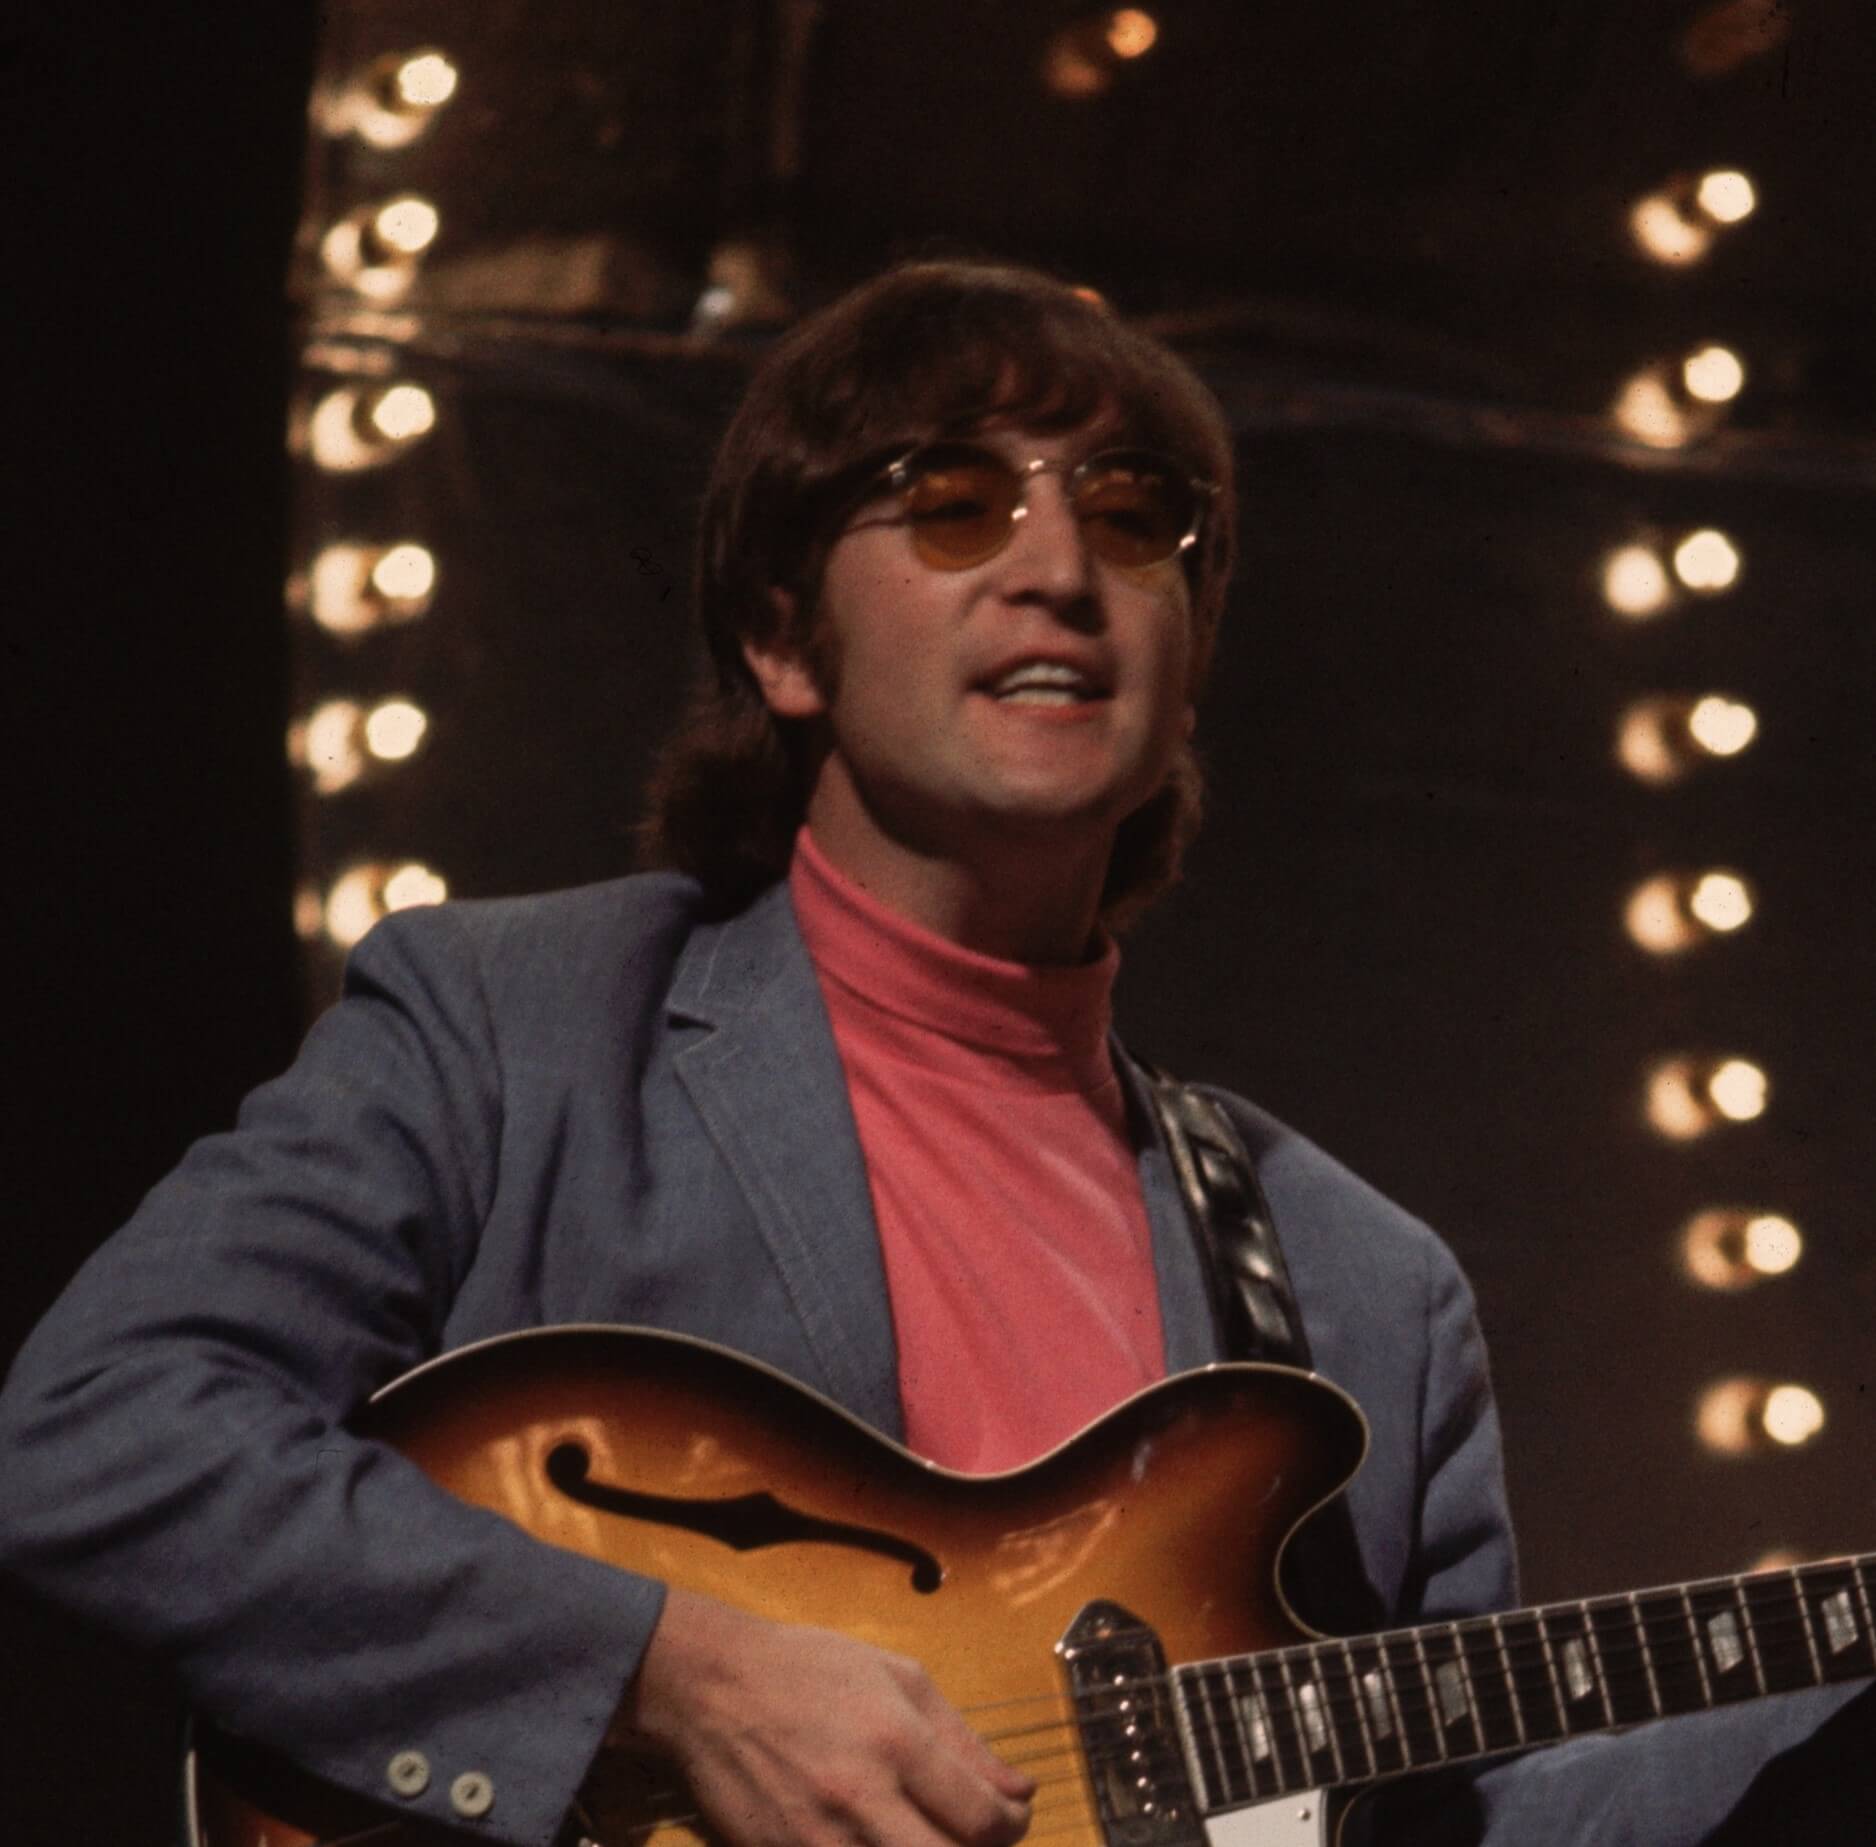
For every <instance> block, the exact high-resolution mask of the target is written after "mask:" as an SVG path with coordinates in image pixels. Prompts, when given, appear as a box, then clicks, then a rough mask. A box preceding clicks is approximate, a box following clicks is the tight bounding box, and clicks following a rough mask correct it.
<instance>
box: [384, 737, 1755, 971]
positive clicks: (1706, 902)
mask: <svg viewBox="0 0 1876 1847" xmlns="http://www.w3.org/2000/svg"><path fill="white" fill-rule="evenodd" d="M374 748H375V746H374ZM380 754H382V753H380ZM1687 909H1688V912H1689V914H1690V915H1692V916H1693V917H1696V918H1698V919H1699V921H1700V922H1701V923H1703V924H1705V925H1706V926H1707V928H1708V929H1709V930H1713V931H1715V932H1718V933H1719V934H1721V935H1724V934H1726V933H1727V932H1728V931H1732V930H1737V929H1740V928H1741V927H1743V926H1744V925H1745V924H1747V923H1748V922H1750V921H1751V918H1752V888H1751V887H1750V886H1749V885H1747V883H1746V881H1745V880H1744V879H1742V878H1741V877H1740V876H1739V875H1738V873H1736V872H1704V873H1702V874H1701V875H1700V878H1699V879H1698V880H1697V881H1696V882H1695V885H1694V888H1693V890H1692V892H1690V893H1689V894H1688V898H1687Z"/></svg>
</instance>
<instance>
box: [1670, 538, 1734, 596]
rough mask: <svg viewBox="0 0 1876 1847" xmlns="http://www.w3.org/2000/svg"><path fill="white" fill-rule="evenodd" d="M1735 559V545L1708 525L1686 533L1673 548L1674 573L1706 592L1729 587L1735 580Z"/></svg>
mask: <svg viewBox="0 0 1876 1847" xmlns="http://www.w3.org/2000/svg"><path fill="white" fill-rule="evenodd" d="M1739 562H1740V560H1739V550H1738V547H1737V546H1735V545H1734V544H1733V542H1732V540H1731V539H1729V538H1728V537H1727V536H1726V534H1725V533H1723V532H1717V531H1715V530H1714V529H1713V528H1712V527H1711V526H1707V527H1703V528H1702V529H1701V530H1700V531H1699V532H1690V533H1689V534H1688V535H1687V537H1686V538H1684V539H1683V540H1682V541H1681V542H1680V544H1678V545H1677V546H1675V548H1674V575H1675V576H1676V577H1678V578H1679V579H1680V580H1681V582H1682V583H1684V584H1685V585H1686V586H1687V588H1688V589H1689V590H1698V591H1701V592H1702V593H1703V594H1706V595H1712V594H1713V593H1715V592H1717V591H1720V590H1730V589H1731V588H1732V587H1733V585H1734V584H1735V583H1737V582H1738V581H1739Z"/></svg>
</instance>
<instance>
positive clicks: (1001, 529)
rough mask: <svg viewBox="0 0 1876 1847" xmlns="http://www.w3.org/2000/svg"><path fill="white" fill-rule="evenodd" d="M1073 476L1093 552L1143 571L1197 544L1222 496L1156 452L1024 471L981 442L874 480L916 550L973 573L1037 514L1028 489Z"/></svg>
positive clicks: (908, 458) (930, 447)
mask: <svg viewBox="0 0 1876 1847" xmlns="http://www.w3.org/2000/svg"><path fill="white" fill-rule="evenodd" d="M1040 474H1059V475H1062V476H1064V477H1065V485H1066V488H1067V493H1068V504H1069V508H1070V510H1071V511H1072V512H1073V513H1074V516H1075V520H1076V523H1077V524H1078V525H1079V526H1080V528H1081V533H1082V537H1083V539H1084V540H1085V542H1086V544H1087V547H1088V549H1089V551H1091V552H1092V553H1093V554H1094V555H1095V556H1096V557H1097V558H1100V559H1104V560H1105V561H1106V562H1107V563H1109V564H1117V565H1122V566H1125V567H1126V568H1128V569H1131V570H1140V569H1143V568H1144V567H1146V566H1148V565H1155V564H1164V563H1165V562H1166V561H1167V560H1168V559H1169V558H1176V557H1177V556H1178V555H1179V554H1180V553H1181V552H1183V551H1185V550H1187V549H1188V548H1189V547H1191V546H1192V545H1194V544H1195V543H1197V540H1198V536H1199V528H1200V526H1201V524H1202V523H1203V521H1204V517H1205V509H1206V507H1207V505H1208V504H1209V503H1210V501H1211V499H1212V497H1213V496H1214V495H1215V494H1216V493H1217V492H1218V486H1217V484H1216V483H1215V482H1212V481H1205V480H1201V479H1200V478H1199V477H1198V476H1196V475H1194V474H1191V473H1190V472H1189V471H1188V470H1187V469H1186V468H1185V467H1183V466H1182V465H1181V464H1180V463H1179V462H1176V461H1175V460H1173V458H1172V457H1171V456H1166V455H1160V454H1158V453H1156V452H1155V451H1153V450H1151V449H1103V450H1101V451H1100V453H1099V454H1096V455H1091V456H1089V457H1088V458H1087V460H1086V461H1082V462H1077V463H1075V464H1074V466H1073V467H1072V468H1071V467H1070V466H1068V465H1067V464H1066V463H1063V462H1048V461H1044V460H1043V459H1042V458H1041V457H1040V456H1038V457H1036V458H1035V459H1034V460H1032V461H1028V462H1024V463H1022V464H1020V465H1018V464H1015V463H1012V462H1009V461H1006V460H1005V459H1004V457H1003V456H1001V455H999V454H998V453H997V452H996V450H994V449H989V448H986V447H984V446H983V445H982V444H980V443H973V442H935V443H926V444H924V445H922V446H921V447H919V448H917V449H914V450H912V451H911V452H910V453H909V454H906V455H903V456H901V457H900V458H899V460H898V461H896V462H893V463H891V464H890V465H889V466H887V467H886V468H884V469H883V470H881V472H880V473H879V475H878V476H876V477H875V480H876V482H878V483H880V484H882V485H884V486H885V487H886V488H888V489H889V490H890V491H891V492H892V493H894V494H896V495H897V496H898V500H899V517H900V519H901V520H902V521H903V522H904V524H905V525H906V526H907V527H908V528H909V529H910V531H911V535H912V549H913V550H914V551H915V552H917V554H918V555H919V557H920V558H921V559H923V560H924V561H925V563H927V564H929V565H931V566H932V567H933V568H934V569H936V570H940V571H963V570H968V569H969V568H970V567H971V566H972V565H974V564H982V563H983V562H984V561H985V559H987V558H994V557H995V556H996V555H997V553H998V552H1000V551H1001V550H1002V549H1003V548H1004V546H1006V545H1007V544H1009V542H1010V539H1011V537H1012V536H1013V534H1014V533H1015V531H1016V523H1017V521H1018V520H1020V519H1023V518H1025V517H1026V516H1027V514H1028V511H1029V509H1028V506H1027V504H1026V496H1027V494H1028V491H1029V483H1030V482H1031V481H1032V480H1034V479H1035V477H1036V476H1037V475H1040Z"/></svg>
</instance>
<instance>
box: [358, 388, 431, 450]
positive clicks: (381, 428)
mask: <svg viewBox="0 0 1876 1847" xmlns="http://www.w3.org/2000/svg"><path fill="white" fill-rule="evenodd" d="M371 424H372V428H373V429H375V430H376V431H377V432H378V433H379V434H380V435H381V436H383V437H386V438H387V439H388V440H389V441H391V442H394V443H407V442H415V441H416V440H417V438H418V437H419V436H427V435H429V433H430V432H431V431H432V430H433V429H435V428H436V400H435V399H434V398H433V397H431V395H430V394H429V392H427V391H425V390H424V388H423V387H422V386H421V385H393V386H392V387H391V388H390V390H389V391H386V392H385V393H383V394H382V395H381V396H380V397H379V399H378V401H377V402H376V403H375V404H374V405H373V406H372V407H371Z"/></svg>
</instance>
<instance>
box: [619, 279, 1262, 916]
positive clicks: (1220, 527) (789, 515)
mask: <svg viewBox="0 0 1876 1847" xmlns="http://www.w3.org/2000/svg"><path fill="white" fill-rule="evenodd" d="M993 415H994V416H996V417H998V418H1002V419H1007V420H1009V421H1010V422H1013V423H1016V424H1020V425H1021V426H1022V427H1024V428H1026V429H1031V430H1035V431H1038V432H1040V433H1050V432H1055V431H1062V430H1073V429H1078V428H1080V427H1081V426H1082V425H1083V424H1085V423H1087V422H1088V421H1090V420H1091V419H1092V418H1094V417H1095V416H1097V415H1103V416H1106V417H1108V418H1111V419H1113V420H1114V421H1115V423H1116V424H1117V426H1118V427H1117V430H1116V435H1117V438H1118V439H1120V440H1125V441H1128V442H1136V443H1140V444H1143V445H1148V446H1151V447H1154V448H1158V449H1163V450H1165V451H1167V452H1168V453H1170V454H1172V455H1174V456H1176V457H1178V458H1179V459H1180V460H1181V461H1183V462H1184V463H1185V464H1186V466H1187V467H1189V468H1190V469H1191V470H1192V471H1193V472H1194V473H1195V474H1197V475H1200V476H1202V477H1203V478H1205V479H1207V480H1210V481H1214V482H1216V483H1217V484H1218V487H1219V492H1218V493H1217V495H1216V496H1214V498H1213V500H1212V503H1211V508H1210V510H1209V511H1208V513H1207V515H1206V519H1205V524H1204V527H1203V530H1202V531H1201V533H1200V537H1199V542H1198V543H1197V544H1196V545H1194V546H1193V547H1192V548H1191V549H1190V550H1189V551H1188V552H1187V553H1186V554H1185V568H1186V571H1187V575H1188V578H1189V581H1190V584H1191V591H1192V625H1193V649H1192V691H1193V693H1194V694H1195V695H1196V693H1197V692H1198V690H1199V688H1200V686H1202V685H1203V683H1204V679H1205V674H1206V671H1207V669H1208V667H1209V665H1210V661H1211V654H1212V647H1213V644H1214V641H1215V639H1216V636H1217V632H1218V621H1219V615H1220V612H1221V610H1222V607H1223V604H1224V597H1225V584H1226V580H1227V578H1228V577H1229V575H1230V570H1231V562H1232V555H1233V548H1234V539H1235V524H1236V522H1235V499H1234V495H1233V491H1232V457H1231V439H1230V432H1229V430H1228V429H1227V427H1226V424H1225V419H1224V415H1223V413H1222V412H1221V410H1220V409H1219V407H1218V402H1217V400H1216V399H1215V398H1214V397H1213V396H1212V394H1211V393H1210V392H1209V391H1208V390H1207V389H1206V388H1205V386H1204V385H1203V384H1202V383H1201V382H1200V381H1199V379H1198V378H1197V376H1196V375H1195V374H1194V373H1193V372H1192V371H1191V370H1190V369H1189V368H1188V367H1187V366H1186V364H1185V363H1184V361H1182V360H1181V359H1179V358H1178V357H1177V356H1176V355H1174V354H1173V353H1172V352H1171V351H1170V350H1168V349H1167V348H1166V347H1164V346H1162V345H1161V344H1160V343H1159V342H1158V341H1157V340H1155V339H1153V338H1152V337H1151V336H1149V335H1147V334H1145V333H1142V332H1141V331H1139V330H1138V329H1136V328H1131V327H1129V326H1128V325H1127V324H1126V323H1125V322H1123V321H1122V320H1121V319H1120V318H1119V317H1118V316H1116V315H1115V314H1113V313H1112V312H1111V311H1110V310H1109V309H1108V308H1106V307H1105V306H1104V305H1102V304H1100V303H1099V302H1097V301H1095V300H1092V299H1090V298H1089V297H1087V296H1084V295H1082V294H1080V293H1078V292H1077V291H1076V290H1074V289H1072V288H1070V287H1069V286H1068V285H1067V284H1065V283H1061V282H1058V281H1056V280H1054V279H1053V278H1052V277H1049V276H1045V275H1042V274H1041V273H1039V272H1037V271H1035V270H1029V269H1021V268H1016V267H1006V266H1001V265H990V264H984V263H968V262H914V263H903V264H900V265H897V266H896V267H894V268H892V269H889V270H887V271H885V272H884V274H882V275H880V276H878V277H876V278H874V280H872V281H871V282H868V283H866V284H864V285H863V286H862V287H860V288H858V289H855V290H853V291H852V292H851V293H850V294H847V295H844V296H842V297H841V298H840V299H839V300H838V301H836V302H834V303H833V304H832V305H831V306H829V307H827V308H825V309H823V310H822V311H821V312H820V313H818V314H815V315H812V316H810V317H809V318H808V319H806V320H804V321H802V322H801V323H800V324H799V325H797V326H796V327H794V328H793V329H792V330H791V331H790V332H789V333H788V334H787V335H786V336H785V337H784V338H782V339H781V340H780V341H778V342H777V344H776V346H775V348H774V350H773V351H772V352H770V353H769V355H768V356H767V358H766V359H765V360H764V361H763V363H762V364H761V365H760V366H759V367H758V369H757V371H756V374H755V377H754V378H753V379H752V381H751V383H750V387H749V390H748V392H747V394H746V395H745V396H744V398H743V401H742V404H741V406H740V407H739V409H738V410H737V412H736V415H735V416H734V418H733V419H732V420H731V422H730V426H729V429H728V431H727V432H726V433H725V435H724V438H723V442H722V445H721V447H720V448H719V449H718V451H717V456H716V461H715V465H714V466H713V468H712V470H711V474H710V480H709V484H708V486H707V487H706V489H705V493H704V501H703V510H702V519H701V522H700V526H699V531H698V541H697V559H696V580H695V598H696V609H697V615H698V619H699V622H700V624H701V627H702V631H703V640H704V644H705V646H706V648H707V650H708V661H707V662H706V664H705V666H704V669H703V671H702V672H701V674H700V675H699V677H698V680H697V682H696V684H695V685H694V687H693V689H692V691H691V694H690V698H689V701H688V704H687V706H686V708H685V710H684V712H683V715H682V716H681V718H680V720H679V722H678V726H677V729H676V730H675V732H674V733H673V734H672V735H671V737H670V738H669V739H668V740H667V741H666V743H665V744H664V746H663V748H662V749H661V751H660V753H659V755H658V758H657V760H656V762H655V764H654V766H653V769H652V774H651V778H650V782H649V785H648V788H647V791H646V797H645V804H644V809H643V817H642V819H641V820H640V821H639V823H638V825H637V828H636V830H635V831H636V841H637V848H638V855H637V857H638V864H639V865H640V867H641V868H645V869H650V868H653V867H676V868H678V869H679V870H681V871H684V872H688V873H690V874H691V875H692V876H693V877H695V878H697V879H698V880H700V881H701V883H702V884H703V886H704V887H705V890H706V893H707V894H708V896H709V898H710V900H711V904H712V907H713V908H714V909H717V910H719V911H721V912H724V913H727V912H729V911H732V910H735V909H738V908H740V907H741V906H742V905H743V904H744V903H746V902H747V901H748V900H749V899H750V898H752V897H754V895H755V894H756V893H757V892H758V891H760V890H761V889H762V888H763V887H764V886H766V885H769V884H772V883H773V882H774V881H775V880H776V879H779V878H781V877H782V876H784V875H785V873H786V872H787V870H788V862H789V857H790V855H791V853H792V851H793V848H794V838H795V833H796V830H797V829H798V828H799V827H800V825H801V822H802V818H803V816H804V815H805V813H806V810H807V803H808V797H809V795H810V793H811V791H812V787H813V779H814V774H815V769H816V764H817V761H818V759H817V757H816V754H815V747H814V740H813V738H812V737H811V735H810V733H809V730H808V728H807V727H806V726H805V725H804V724H803V723H802V721H799V720H792V719H784V718H778V717H776V716H775V714H773V713H772V712H771V711H770V710H769V708H768V706H767V705H766V704H765V703H764V702H763V699H762V695H761V692H760V690H759V688H758V687H757V684H756V680H755V677H754V675H753V674H752V673H751V672H750V671H749V667H748V663H747V662H746V661H745V660H744V659H743V654H742V647H743V643H744V642H745V641H746V640H756V641H769V640H775V639H787V640H793V641H794V642H796V643H797V644H798V645H799V646H800V647H801V649H802V650H803V652H804V655H805V657H806V659H807V663H808V665H809V667H810V668H811V670H812V671H813V673H814V675H815V677H816V679H817V681H818V682H820V683H821V684H823V685H824V686H831V685H832V683H833V679H834V677H835V672H836V663H835V661H834V660H833V659H832V656H831V648H830V644H829V638H828V636H827V635H826V634H825V632H824V631H823V629H822V627H821V625H820V624H819V623H818V622H817V620H816V601H817V597H816V592H817V590H818V587H819V583H820V575H821V570H822V567H823V565H824V563H825V560H826V554H827V549H828V546H829V545H830V544H831V543H832V539H833V537H834V521H835V517H836V515H837V514H838V513H839V511H840V510H841V509H842V508H843V507H844V506H845V505H846V504H848V502H849V501H850V500H851V497H852V495H853V494H854V492H855V491H856V489H858V488H859V487H860V486H862V485H863V484H864V483H865V482H866V481H867V480H868V479H869V478H870V476H871V475H872V474H873V473H874V472H875V471H877V470H878V469H879V468H880V467H881V466H883V465H884V464H885V463H886V462H887V461H889V460H891V459H892V458H893V457H894V456H895V455H897V454H899V453H902V452H903V451H904V450H906V449H908V448H910V447H912V446H913V445H914V444H916V443H920V442H925V441H929V440H931V439H932V438H934V437H937V436H941V435H955V434H960V433H964V432H967V431H970V430H974V429H978V428H981V427H982V426H983V424H984V423H985V422H986V421H987V420H988V419H989V418H990V417H991V416H993ZM777 586H779V587H781V588H784V589H787V590H789V591H791V592H793V594H794V598H795V607H796V611H797V615H796V622H797V626H798V628H799V630H800V632H799V633H798V634H796V635H794V636H790V637H783V636H780V635H779V633H778V631H779V630H780V629H781V626H782V620H783V618H782V616H781V614H780V612H779V610H778V608H777V605H776V599H775V598H774V597H773V596H772V595H771V589H772V588H773V587H777ZM1203 787H1204V784H1203V777H1202V775H1201V772H1200V769H1199V764H1198V760H1197V758H1196V757H1195V756H1194V754H1193V752H1192V749H1191V747H1190V745H1183V746H1181V748H1180V750H1179V753H1178V755H1177V757H1176V758H1175V760H1174V763H1173V766H1172V769H1171V771H1170V772H1169V774H1168V776H1167V780H1166V782H1165V783H1164V784H1163V785H1162V786H1161V788H1160V789H1159V791H1158V792H1157V793H1156V794H1154V795H1153V796H1152V797H1151V798H1149V800H1148V801H1146V802H1145V803H1144V804H1143V805H1142V806H1141V807H1140V808H1138V809H1136V810H1135V811H1134V813H1132V814H1131V815H1129V816H1128V817H1127V818H1126V819H1125V820H1124V821H1123V822H1122V823H1121V825H1120V827H1119V829H1118V830H1117V832H1116V835H1115V841H1114V851H1113V854H1112V857H1111V858H1110V860H1109V863H1108V872H1107V879H1106V883H1105V885H1104V886H1103V888H1102V896H1101V916H1102V921H1103V922H1104V923H1105V924H1106V925H1107V927H1108V928H1109V929H1110V930H1113V931H1119V930H1122V929H1124V928H1125V927H1126V926H1127V924H1129V923H1130V922H1132V921H1133V919H1134V918H1136V917H1137V916H1138V915H1139V914H1140V913H1141V912H1142V911H1143V910H1145V909H1146V907H1147V906H1148V905H1149V904H1150V903H1152V901H1153V900H1154V899H1155V898H1157V897H1158V896H1159V895H1160V894H1161V893H1162V892H1164V891H1165V890H1167V889H1168V888H1169V887H1170V886H1171V885H1172V884H1173V883H1174V882H1175V881H1176V880H1177V878H1178V876H1179V865H1180V861H1181V859H1182V857H1183V855H1184V852H1185V849H1186V847H1187V845H1188V844H1189V843H1190V841H1191V839H1192V836H1193V835H1194V834H1195V833H1196V832H1197V831H1198V822H1199V815H1200V809H1201V801H1202V795H1203Z"/></svg>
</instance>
